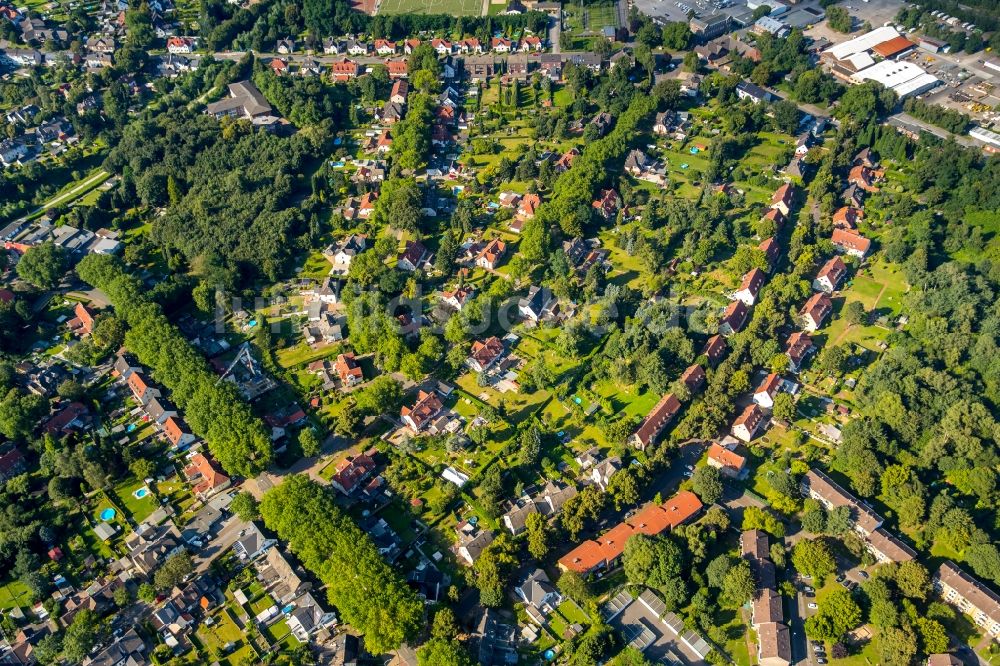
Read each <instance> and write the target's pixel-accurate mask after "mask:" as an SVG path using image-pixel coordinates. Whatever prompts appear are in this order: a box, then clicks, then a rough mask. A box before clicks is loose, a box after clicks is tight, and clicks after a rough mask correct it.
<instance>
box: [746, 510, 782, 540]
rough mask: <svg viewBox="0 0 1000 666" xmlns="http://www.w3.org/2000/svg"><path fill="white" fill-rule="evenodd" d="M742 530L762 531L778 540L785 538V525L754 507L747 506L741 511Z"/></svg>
mask: <svg viewBox="0 0 1000 666" xmlns="http://www.w3.org/2000/svg"><path fill="white" fill-rule="evenodd" d="M743 529H744V530H764V531H765V532H767V533H768V534H770V535H771V536H774V537H778V538H779V539H780V538H782V537H784V536H785V524H784V523H783V522H781V521H780V520H778V519H777V518H775V517H774V515H772V514H771V513H769V512H767V511H765V510H764V509H761V508H760V507H756V506H748V507H747V508H746V509H744V510H743Z"/></svg>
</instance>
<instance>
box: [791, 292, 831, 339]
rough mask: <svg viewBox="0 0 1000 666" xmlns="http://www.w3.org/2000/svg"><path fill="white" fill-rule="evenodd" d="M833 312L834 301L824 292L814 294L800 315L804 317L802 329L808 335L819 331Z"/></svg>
mask: <svg viewBox="0 0 1000 666" xmlns="http://www.w3.org/2000/svg"><path fill="white" fill-rule="evenodd" d="M832 311H833V301H831V300H830V297H829V296H827V295H826V294H824V293H823V292H818V293H815V294H813V295H812V296H811V297H810V298H809V300H808V301H806V304H805V306H804V307H803V308H802V311H801V312H800V313H799V314H800V315H802V327H803V328H804V329H805V330H806V332H807V333H812V332H814V331H817V330H819V328H820V327H821V326H823V322H825V321H826V318H827V317H829V316H830V313H831V312H832Z"/></svg>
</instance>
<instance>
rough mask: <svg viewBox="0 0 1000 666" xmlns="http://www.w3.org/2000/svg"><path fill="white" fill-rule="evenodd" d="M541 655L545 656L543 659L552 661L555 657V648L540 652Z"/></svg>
mask: <svg viewBox="0 0 1000 666" xmlns="http://www.w3.org/2000/svg"><path fill="white" fill-rule="evenodd" d="M542 656H543V657H545V661H552V660H553V659H555V658H556V652H555V650H551V649H549V650H546V651H545V652H544V653H542Z"/></svg>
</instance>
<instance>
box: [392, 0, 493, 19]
mask: <svg viewBox="0 0 1000 666" xmlns="http://www.w3.org/2000/svg"><path fill="white" fill-rule="evenodd" d="M482 11H483V3H482V0H382V2H381V4H380V5H379V10H378V13H379V14H387V15H389V14H448V15H450V16H480V15H482Z"/></svg>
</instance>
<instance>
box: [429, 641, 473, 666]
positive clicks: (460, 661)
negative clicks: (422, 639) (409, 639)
mask: <svg viewBox="0 0 1000 666" xmlns="http://www.w3.org/2000/svg"><path fill="white" fill-rule="evenodd" d="M417 664H418V665H419V666H472V665H473V661H472V658H471V657H469V653H468V651H466V649H465V648H464V647H463V646H462V644H461V643H459V642H458V641H457V640H454V639H453V640H445V639H443V638H432V639H431V640H429V641H427V642H426V643H424V644H423V645H421V646H420V647H419V648H417Z"/></svg>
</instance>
